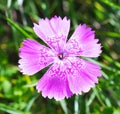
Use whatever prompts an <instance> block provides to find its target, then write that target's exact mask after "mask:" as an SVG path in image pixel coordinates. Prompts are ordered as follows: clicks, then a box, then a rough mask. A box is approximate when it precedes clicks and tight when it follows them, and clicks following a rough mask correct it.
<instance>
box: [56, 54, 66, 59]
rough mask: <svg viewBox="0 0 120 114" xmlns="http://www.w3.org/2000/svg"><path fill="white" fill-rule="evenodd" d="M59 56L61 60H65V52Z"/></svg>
mask: <svg viewBox="0 0 120 114" xmlns="http://www.w3.org/2000/svg"><path fill="white" fill-rule="evenodd" d="M57 56H58V58H59V59H60V60H63V59H64V58H65V55H64V53H59V54H58V55H57Z"/></svg>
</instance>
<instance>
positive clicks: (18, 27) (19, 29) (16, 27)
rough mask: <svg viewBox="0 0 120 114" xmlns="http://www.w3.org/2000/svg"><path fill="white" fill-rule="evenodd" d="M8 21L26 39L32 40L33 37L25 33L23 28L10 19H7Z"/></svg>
mask: <svg viewBox="0 0 120 114" xmlns="http://www.w3.org/2000/svg"><path fill="white" fill-rule="evenodd" d="M7 21H8V22H9V23H10V24H11V25H12V26H13V27H14V28H15V29H17V30H18V31H20V32H21V33H22V34H23V35H24V36H25V37H27V38H32V36H30V35H29V34H28V33H27V32H26V31H24V29H23V28H22V27H20V26H19V25H18V24H16V23H15V22H13V21H12V20H11V19H10V18H7Z"/></svg>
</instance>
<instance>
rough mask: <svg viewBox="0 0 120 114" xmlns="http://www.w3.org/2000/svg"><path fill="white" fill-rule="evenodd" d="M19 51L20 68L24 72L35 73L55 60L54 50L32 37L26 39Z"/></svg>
mask: <svg viewBox="0 0 120 114" xmlns="http://www.w3.org/2000/svg"><path fill="white" fill-rule="evenodd" d="M19 51H20V53H19V56H20V58H21V59H20V60H19V64H20V65H19V68H20V69H21V72H23V74H28V75H33V74H35V73H36V72H38V71H40V70H41V69H43V68H44V67H46V66H48V65H50V64H51V63H52V62H53V60H54V59H53V56H54V55H53V52H52V51H51V50H50V49H49V48H47V47H45V46H43V45H41V44H39V43H38V42H36V41H34V40H31V39H27V40H25V41H24V42H23V46H22V47H21V48H20V49H19Z"/></svg>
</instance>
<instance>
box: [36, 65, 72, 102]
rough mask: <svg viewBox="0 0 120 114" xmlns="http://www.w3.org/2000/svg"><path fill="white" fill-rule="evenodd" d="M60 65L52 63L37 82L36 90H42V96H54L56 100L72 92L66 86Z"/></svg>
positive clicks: (68, 95) (66, 81)
mask: <svg viewBox="0 0 120 114" xmlns="http://www.w3.org/2000/svg"><path fill="white" fill-rule="evenodd" d="M61 68H62V67H61V66H60V65H59V64H57V63H54V64H53V65H52V66H51V67H50V69H49V70H48V71H47V72H46V73H45V75H44V76H43V77H42V78H41V79H40V80H39V82H38V84H37V87H36V88H37V90H38V92H42V96H43V97H48V98H50V99H51V98H53V97H54V98H55V99H56V100H61V99H64V97H66V98H68V97H70V96H71V95H72V92H71V91H70V89H69V86H68V80H67V78H66V72H65V71H64V70H63V69H61Z"/></svg>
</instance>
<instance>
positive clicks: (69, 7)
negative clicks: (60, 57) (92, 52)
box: [0, 0, 120, 114]
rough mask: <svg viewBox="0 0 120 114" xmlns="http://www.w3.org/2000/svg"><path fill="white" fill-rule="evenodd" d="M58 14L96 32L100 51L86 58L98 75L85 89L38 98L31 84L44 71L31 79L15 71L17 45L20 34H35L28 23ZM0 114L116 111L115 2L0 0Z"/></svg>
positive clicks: (119, 12) (119, 113)
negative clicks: (61, 97) (65, 95)
mask: <svg viewBox="0 0 120 114" xmlns="http://www.w3.org/2000/svg"><path fill="white" fill-rule="evenodd" d="M54 15H58V16H61V17H64V16H67V17H68V18H70V20H71V31H70V34H72V33H73V31H74V29H75V27H76V26H77V25H78V24H80V23H86V24H87V25H88V26H90V27H92V28H93V29H94V30H96V37H97V38H99V40H100V42H101V44H102V50H103V53H102V54H101V56H100V57H99V58H98V59H92V60H91V59H89V60H90V61H93V62H95V63H97V64H99V65H100V66H101V67H102V74H103V77H102V78H99V84H98V85H96V87H95V88H93V89H91V90H90V91H89V92H88V93H85V94H83V95H81V96H73V97H71V98H70V99H65V100H62V101H60V102H57V101H55V100H54V99H52V100H50V99H48V98H43V97H42V96H41V94H39V93H37V91H36V89H35V85H36V83H37V81H38V79H40V77H41V76H42V75H43V74H44V73H45V71H46V69H44V70H42V71H40V72H39V73H37V74H35V75H34V76H32V77H29V76H26V75H22V74H21V73H20V72H19V69H18V59H19V57H18V49H19V47H20V45H21V42H22V41H23V40H24V39H26V38H28V37H29V38H33V39H35V40H39V38H38V37H37V36H36V35H35V33H34V32H33V29H32V27H33V22H37V21H38V20H39V19H40V18H45V17H48V18H50V17H52V16H54ZM0 114H120V0H0Z"/></svg>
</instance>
